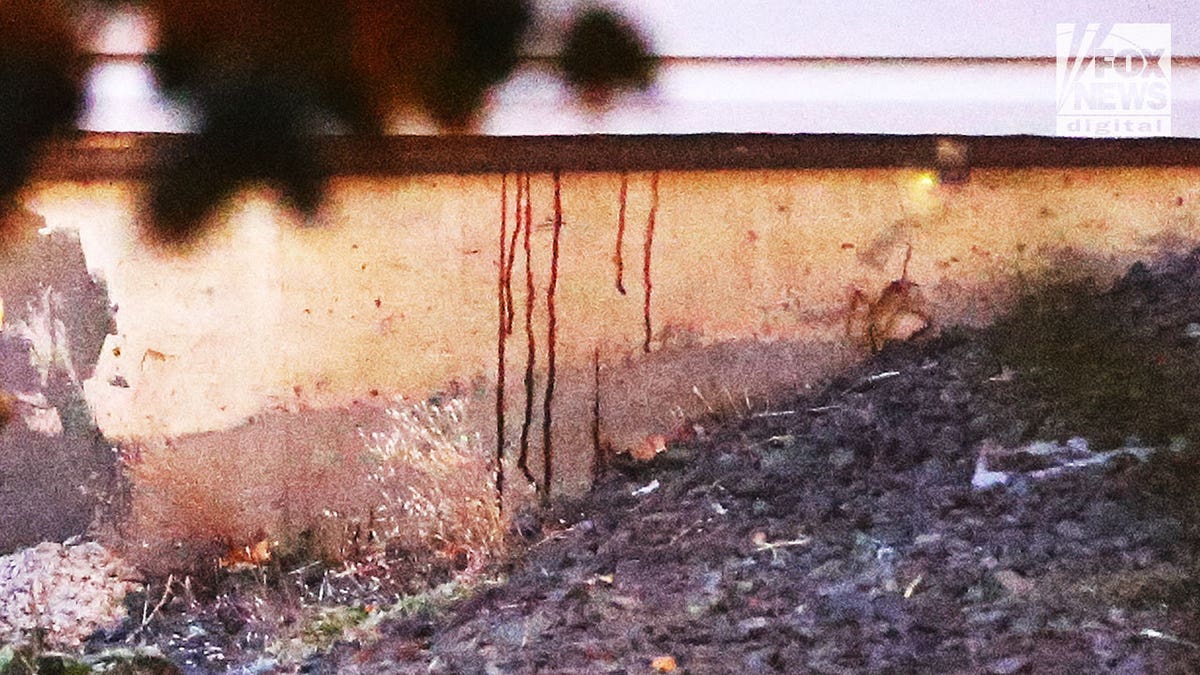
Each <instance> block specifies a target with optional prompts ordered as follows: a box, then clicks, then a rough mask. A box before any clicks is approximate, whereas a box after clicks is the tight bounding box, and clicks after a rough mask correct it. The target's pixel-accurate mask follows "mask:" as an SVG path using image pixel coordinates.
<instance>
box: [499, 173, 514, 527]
mask: <svg viewBox="0 0 1200 675" xmlns="http://www.w3.org/2000/svg"><path fill="white" fill-rule="evenodd" d="M507 243H508V174H503V175H501V177H500V265H499V270H500V271H499V273H498V274H497V281H496V286H497V288H496V297H497V303H496V304H497V305H498V307H499V324H498V329H497V331H496V332H497V338H496V503H497V504H498V505H499V507H500V509H501V510H503V508H504V347H505V342H506V338H507V336H508V331H507V330H506V328H505V326H506V324H507V322H508V316H509V314H511V312H512V310H511V307H512V297H511V296H512V287H511V284H510V283H509V279H508V277H509V274H510V273H511V270H512V267H511V265H509V264H508V263H507V261H506V257H505V255H506V250H505V245H506V244H507Z"/></svg>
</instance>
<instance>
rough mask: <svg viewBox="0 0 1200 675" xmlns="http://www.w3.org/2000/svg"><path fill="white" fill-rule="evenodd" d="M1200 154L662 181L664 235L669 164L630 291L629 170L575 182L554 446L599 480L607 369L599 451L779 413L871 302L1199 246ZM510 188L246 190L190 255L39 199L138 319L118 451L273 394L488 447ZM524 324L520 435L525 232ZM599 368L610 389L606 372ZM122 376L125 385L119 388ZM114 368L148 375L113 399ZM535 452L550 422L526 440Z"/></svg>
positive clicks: (242, 412) (564, 239)
mask: <svg viewBox="0 0 1200 675" xmlns="http://www.w3.org/2000/svg"><path fill="white" fill-rule="evenodd" d="M1198 174H1200V172H1198V171H1197V170H1196V169H1193V168H1170V167H1166V168H1140V169H1134V168H1065V169H1036V168H1029V169H977V170H975V171H974V172H973V173H972V174H971V177H970V180H969V181H968V182H966V183H965V184H961V185H940V184H938V182H937V181H936V179H935V177H934V175H933V174H931V173H929V172H926V171H922V170H919V169H909V168H897V169H844V170H818V169H813V170H738V171H707V170H706V171H664V172H662V173H661V174H659V176H658V208H657V212H656V216H655V228H654V232H653V240H652V242H651V246H650V250H651V259H650V265H649V269H650V272H649V279H650V281H651V282H652V295H651V299H650V304H649V317H650V330H651V334H650V343H649V344H650V352H649V353H645V352H644V346H645V344H644V343H645V338H646V336H645V318H646V315H645V312H644V309H645V302H644V301H645V295H644V293H645V288H644V280H645V274H644V273H645V271H646V264H645V262H646V261H645V258H644V252H645V249H646V234H647V224H648V220H649V212H650V207H651V201H652V195H651V183H652V180H653V174H652V173H650V172H635V173H630V174H628V175H627V180H628V187H627V200H626V205H625V206H626V221H627V222H626V227H625V231H624V235H623V246H622V253H623V256H622V257H623V263H624V274H623V283H624V286H625V288H626V291H627V294H626V295H622V294H620V293H619V292H618V291H617V289H616V263H615V254H616V240H617V234H618V221H619V213H620V200H619V195H620V185H621V180H622V177H621V174H619V173H614V172H593V173H588V172H578V173H574V172H567V173H565V174H563V175H562V177H561V187H560V189H561V193H560V194H561V202H562V213H563V226H562V229H561V232H560V241H559V243H560V252H559V259H558V270H557V275H558V276H557V290H556V297H555V305H556V317H555V318H556V326H557V335H556V338H557V339H556V342H557V346H556V354H555V357H556V371H557V372H556V377H555V380H556V383H555V397H554V401H553V402H552V406H551V410H552V412H553V415H554V425H553V426H554V431H553V439H554V441H553V442H554V445H555V447H556V452H555V454H556V457H559V458H560V459H559V460H556V461H562V462H564V466H568V467H574V469H571V468H568V469H567V471H566V473H565V475H566V476H568V477H570V476H572V475H574V476H575V477H574V478H568V480H575V481H578V480H582V479H581V478H580V477H579V474H580V470H581V469H580V468H581V467H584V466H586V465H587V463H588V462H589V461H590V453H591V451H592V445H593V437H592V427H591V425H592V417H593V403H595V400H594V399H595V383H596V382H597V381H598V382H599V385H600V388H599V410H600V412H601V414H600V425H599V431H600V439H601V441H603V442H605V443H606V444H607V443H611V444H612V446H613V447H615V448H617V449H620V448H627V447H633V446H636V445H637V444H638V443H641V442H643V440H644V439H645V437H646V436H647V435H649V434H666V435H669V434H670V433H672V432H673V431H674V430H676V428H677V426H678V425H679V423H680V421H681V419H682V418H684V417H696V416H700V415H703V414H704V413H705V412H707V411H709V410H716V411H718V412H724V413H725V414H752V413H756V412H765V411H770V410H771V409H772V408H778V407H779V406H781V405H783V401H784V400H785V399H784V398H782V397H783V396H786V394H787V392H789V391H794V390H795V389H796V387H797V386H803V385H804V384H805V383H811V382H813V381H814V379H815V378H818V377H820V376H822V375H824V374H827V373H829V372H831V370H832V369H834V368H836V367H839V366H841V365H844V364H845V363H847V362H848V361H849V360H851V359H853V358H856V357H857V356H858V355H860V354H861V353H862V350H861V349H855V348H854V347H852V346H851V344H850V343H851V342H852V341H850V340H847V335H846V328H845V327H846V319H847V315H848V312H849V303H850V297H851V294H852V293H853V291H854V290H855V289H859V290H861V291H862V292H863V293H864V294H865V295H866V296H867V297H868V298H872V297H875V296H877V295H878V294H879V293H880V292H881V291H882V289H883V288H884V287H885V286H886V285H887V283H888V282H889V281H891V280H893V279H895V278H897V277H899V276H900V273H901V268H902V266H903V264H904V257H905V253H906V250H907V247H908V245H910V244H911V246H912V259H911V262H910V263H909V265H908V276H909V278H911V279H912V280H914V281H915V282H917V283H918V284H919V286H920V288H921V291H922V293H923V295H924V297H925V298H926V300H927V302H928V305H929V307H930V308H931V312H932V314H933V316H934V319H935V323H936V324H937V325H939V326H945V325H949V324H953V323H957V322H968V323H972V322H980V321H984V320H986V319H987V318H988V317H990V316H992V315H993V314H994V313H995V312H996V311H998V310H999V309H1001V308H1002V307H1003V306H1004V302H1005V299H1006V298H1008V297H1010V295H1011V292H1012V291H1013V289H1014V288H1015V285H1014V284H1015V282H1016V281H1017V280H1019V279H1023V280H1028V279H1031V278H1036V277H1037V276H1038V275H1039V274H1041V273H1042V272H1044V271H1051V272H1055V271H1057V272H1061V273H1062V274H1063V275H1064V276H1072V275H1078V274H1082V273H1089V272H1094V273H1098V274H1099V275H1100V276H1101V277H1104V276H1107V275H1111V274H1113V273H1115V272H1117V271H1119V269H1120V268H1121V267H1123V266H1124V265H1126V264H1128V263H1130V262H1132V261H1133V260H1135V259H1137V258H1140V257H1145V256H1148V255H1152V254H1154V253H1155V252H1157V251H1160V250H1162V249H1164V248H1180V247H1185V246H1189V245H1191V242H1193V241H1195V240H1196V239H1197V236H1198V235H1200V221H1198V215H1200V189H1198V188H1197V185H1200V181H1198V180H1197V179H1198V178H1200V175H1198ZM516 183H517V177H516V175H515V174H508V175H507V176H506V177H502V176H501V175H500V174H478V175H415V176H393V177H378V176H374V177H343V178H338V179H336V180H335V181H334V182H333V184H332V186H331V196H330V199H329V201H328V203H327V205H326V207H325V209H324V211H323V212H322V214H321V215H320V216H319V218H318V220H319V221H321V222H319V223H316V224H313V225H309V226H306V225H305V224H303V223H300V222H297V221H296V219H295V217H294V216H293V215H291V214H290V213H288V212H286V211H282V210H280V208H279V207H277V206H276V205H275V204H274V202H273V201H272V200H271V195H270V194H269V193H267V192H260V193H246V194H243V195H241V196H240V197H239V198H237V199H236V200H235V202H234V203H232V204H231V205H230V206H229V207H228V208H227V209H226V210H225V211H224V212H223V213H222V214H221V215H220V216H219V219H220V220H222V221H223V226H222V227H221V229H219V230H218V231H217V232H216V233H214V234H213V235H212V236H211V237H210V238H209V239H207V240H206V241H205V242H204V245H203V246H202V247H201V248H200V249H198V250H197V251H195V252H193V253H191V254H189V255H187V256H182V257H172V256H170V255H167V254H164V253H162V252H158V251H155V250H153V249H151V248H148V247H146V246H145V245H144V244H143V243H142V242H141V240H140V239H139V236H138V227H139V222H138V207H137V203H138V201H137V200H138V196H139V193H140V191H141V190H142V187H141V184H140V183H138V182H136V181H93V182H63V181H56V182H46V183H42V184H39V185H37V186H36V187H35V188H33V189H31V190H30V192H29V195H28V199H27V204H28V206H29V207H30V208H31V209H32V210H34V211H36V212H37V213H39V214H40V215H42V216H43V217H44V218H45V219H46V221H47V223H48V225H49V226H50V227H57V228H67V229H77V230H78V231H79V232H80V235H81V238H82V240H83V244H84V249H85V252H86V254H87V257H88V260H89V264H90V265H91V266H92V267H93V268H94V269H95V271H97V272H98V273H99V274H100V275H101V276H102V277H103V278H104V280H105V281H106V282H107V285H108V289H109V293H110V296H111V299H112V301H113V302H114V303H115V304H116V305H117V306H118V311H117V313H116V322H117V327H118V335H116V336H112V337H110V338H109V340H108V342H107V343H106V345H105V348H104V351H103V353H102V354H101V358H100V362H99V364H98V366H97V371H96V375H95V377H94V378H93V379H92V380H91V381H90V382H89V383H88V384H87V395H88V398H89V401H90V402H91V404H92V406H93V408H94V410H95V411H96V414H97V418H98V421H99V424H100V426H101V428H102V430H103V431H105V432H106V433H107V434H108V435H110V436H111V437H114V438H124V439H138V438H148V437H160V436H168V437H170V436H178V435H181V434H188V433H193V432H201V431H209V430H214V429H227V428H232V427H235V426H237V425H239V424H240V423H242V422H244V421H245V420H246V419H247V418H248V417H250V416H251V415H254V414H255V413H257V412H260V411H262V410H263V409H264V408H281V409H285V410H298V409H302V408H305V407H315V408H329V407H337V406H345V405H349V404H351V403H352V402H354V401H357V402H360V403H368V404H369V403H371V402H373V401H380V402H382V401H385V400H387V399H388V398H389V397H391V396H395V395H405V396H409V397H417V398H419V397H424V396H428V395H430V394H433V393H434V392H443V391H448V390H454V391H457V392H460V393H469V394H471V395H472V396H473V397H475V398H477V399H479V401H480V403H479V404H478V405H476V406H475V408H474V411H475V413H476V415H478V417H477V420H476V422H477V423H478V428H479V429H480V430H481V431H482V432H483V433H485V434H492V435H491V437H490V438H494V433H495V432H494V429H495V428H496V427H495V422H494V416H493V415H494V414H493V410H492V408H491V406H492V405H493V403H492V400H493V397H494V395H495V392H494V387H495V379H496V373H497V363H498V359H497V356H498V346H499V345H498V332H497V324H498V321H499V307H498V301H499V297H498V294H499V292H500V291H499V289H500V286H501V285H502V281H503V279H502V273H501V267H500V265H499V259H500V255H501V254H500V245H499V237H500V228H501V215H500V211H501V199H502V196H501V194H502V185H506V186H507V187H506V188H504V189H505V191H506V195H505V198H506V201H507V213H506V216H505V218H504V221H505V227H506V229H507V232H506V237H509V239H507V240H506V253H505V255H506V256H507V247H508V246H511V245H513V241H512V239H511V236H512V232H513V228H514V210H515V196H516ZM531 187H532V194H533V205H532V215H533V221H532V222H533V227H532V229H531V232H530V239H531V242H530V243H531V246H530V258H531V261H532V266H531V268H532V272H533V277H534V285H535V296H534V313H533V316H532V319H531V323H532V326H533V331H534V338H535V343H536V360H535V367H534V371H535V374H536V378H535V379H536V382H535V385H536V386H535V391H534V396H535V405H533V406H532V408H533V411H534V418H533V419H532V420H531V425H532V428H533V429H534V430H539V429H540V425H541V419H540V416H541V411H542V410H543V409H544V400H543V397H544V391H545V385H546V380H547V377H546V375H547V373H546V365H547V361H548V358H547V356H548V353H547V351H546V346H547V341H548V333H547V331H548V323H549V322H548V315H547V296H546V293H547V286H548V283H549V278H550V275H551V259H550V258H551V251H552V243H553V242H552V240H553V237H554V234H553V231H554V228H553V225H552V224H553V219H554V215H553V214H554V209H553V203H554V186H553V180H552V176H551V175H549V174H543V173H538V174H535V175H533V176H532V177H531ZM515 251H516V254H517V255H516V260H515V261H514V264H513V266H512V272H511V280H510V284H509V285H510V286H511V289H512V300H513V306H514V314H515V316H514V319H515V320H514V322H513V323H514V328H513V331H512V334H511V335H508V336H506V339H505V353H506V358H505V366H506V368H505V369H506V375H507V378H506V379H507V386H506V391H505V406H504V411H505V417H506V429H505V434H506V441H507V444H508V445H509V447H510V448H513V447H515V445H516V444H517V438H518V436H519V430H520V427H521V425H522V422H523V421H524V408H525V402H524V397H525V390H524V382H523V380H524V371H525V366H526V364H525V361H526V353H527V343H526V341H525V326H524V310H525V307H526V293H525V282H526V277H525V266H524V253H523V234H522V235H520V236H519V237H518V239H517V241H516V243H515ZM595 358H598V366H599V374H598V376H597V373H596V369H595V367H594V366H595V365H597V364H595V363H594V362H593V360H594V359H595ZM118 376H120V378H122V379H123V382H121V380H119V379H118ZM112 382H118V383H120V384H128V387H125V386H113V385H112V384H111V383H112ZM531 438H532V440H531V444H532V445H534V448H533V451H534V453H535V456H536V455H537V452H538V450H537V447H538V446H540V443H541V434H540V433H533V434H531Z"/></svg>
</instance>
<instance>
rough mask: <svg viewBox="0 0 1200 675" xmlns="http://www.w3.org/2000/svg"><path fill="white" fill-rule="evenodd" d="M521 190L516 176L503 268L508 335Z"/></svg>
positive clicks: (514, 312)
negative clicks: (513, 204) (511, 224)
mask: <svg viewBox="0 0 1200 675" xmlns="http://www.w3.org/2000/svg"><path fill="white" fill-rule="evenodd" d="M523 192H524V188H523V186H522V184H521V177H520V176H517V197H516V208H515V209H514V211H515V216H516V217H515V218H513V221H514V222H513V231H512V238H511V239H510V240H509V242H508V258H507V261H508V264H507V266H506V267H505V269H504V289H505V291H504V292H505V296H506V298H507V311H508V317H507V323H506V325H505V327H504V330H505V331H506V332H507V333H508V334H509V335H512V332H513V318H514V317H515V316H516V311H515V310H513V294H512V273H513V265H514V263H515V262H516V259H517V235H518V234H520V233H521V196H522V194H523Z"/></svg>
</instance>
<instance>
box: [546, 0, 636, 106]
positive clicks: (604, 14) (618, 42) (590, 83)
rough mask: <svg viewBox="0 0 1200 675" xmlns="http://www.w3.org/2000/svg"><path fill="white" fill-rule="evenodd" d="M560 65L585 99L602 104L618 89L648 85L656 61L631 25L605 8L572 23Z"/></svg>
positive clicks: (589, 13)
mask: <svg viewBox="0 0 1200 675" xmlns="http://www.w3.org/2000/svg"><path fill="white" fill-rule="evenodd" d="M559 67H560V68H561V69H562V72H563V77H565V78H566V80H567V82H568V83H569V84H570V85H571V86H572V87H574V88H575V89H576V91H578V92H579V95H580V96H581V97H582V98H583V100H584V102H586V103H591V104H603V103H606V102H607V101H608V100H609V99H611V97H612V96H613V94H614V93H616V92H617V91H619V90H622V89H645V88H646V87H648V86H650V82H651V80H653V78H654V71H655V69H656V68H657V60H656V59H655V58H654V55H653V54H652V53H651V52H650V46H649V44H648V43H647V42H646V39H645V38H644V37H643V36H642V35H641V34H640V33H639V32H638V31H637V29H636V28H634V26H633V25H632V24H630V23H629V22H628V21H626V20H625V19H624V18H622V17H621V16H619V15H617V14H614V13H612V12H610V11H608V10H605V9H589V10H587V11H585V12H584V13H583V14H581V15H580V16H578V17H577V18H576V19H575V21H574V23H573V24H572V25H571V28H570V30H569V31H568V33H567V38H566V43H565V45H564V47H563V51H562V54H561V55H560V56H559Z"/></svg>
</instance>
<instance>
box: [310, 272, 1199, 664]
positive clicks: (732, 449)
mask: <svg viewBox="0 0 1200 675" xmlns="http://www.w3.org/2000/svg"><path fill="white" fill-rule="evenodd" d="M1086 291H1087V289H1079V288H1075V289H1049V290H1044V291H1043V292H1040V293H1039V294H1037V295H1036V297H1037V298H1038V299H1037V300H1032V301H1030V302H1028V303H1026V304H1025V305H1023V306H1022V307H1020V308H1018V310H1017V312H1016V313H1015V314H1014V315H1013V316H1012V317H1010V318H1009V319H1008V320H1007V321H1005V322H1004V323H1003V324H1002V325H1001V326H999V327H994V328H991V329H988V330H987V331H979V332H967V331H950V332H948V333H947V334H945V335H943V336H942V337H940V338H938V339H937V340H935V341H932V342H929V343H926V344H923V345H915V344H907V345H893V346H891V347H889V348H888V349H886V350H885V351H884V352H883V353H882V354H880V355H879V356H878V357H877V358H874V359H872V360H871V361H870V362H868V363H866V364H864V365H862V366H861V367H859V368H857V369H856V370H854V371H853V372H850V373H847V374H846V375H844V376H843V377H842V378H840V379H838V380H837V381H834V382H832V383H830V384H829V386H828V387H827V388H825V389H824V390H823V392H822V393H821V394H819V395H818V396H816V397H810V398H806V399H803V400H797V401H796V402H795V403H794V405H793V406H791V407H790V408H789V409H787V410H778V411H776V413H775V414H774V415H770V416H762V417H758V418H752V419H740V420H733V421H727V422H726V423H724V424H714V425H712V427H711V428H710V429H709V430H708V432H707V433H705V434H702V435H701V438H700V440H697V441H695V442H692V443H689V444H686V445H683V446H680V447H675V448H672V449H671V450H670V451H668V452H667V453H666V454H664V455H660V456H659V458H658V459H657V460H656V461H655V462H654V463H652V464H651V465H648V466H641V467H624V469H623V470H616V471H614V472H613V474H612V475H611V476H610V478H609V479H607V480H606V481H605V482H603V483H602V484H601V485H599V486H598V487H597V489H596V490H595V491H594V492H593V493H592V494H591V495H589V496H588V497H587V498H586V499H585V500H583V501H582V502H580V503H578V504H574V505H571V506H570V507H569V508H568V507H563V510H562V511H561V513H560V514H559V515H558V517H555V518H548V519H546V521H545V523H546V525H545V529H544V530H543V531H542V532H541V533H540V534H539V535H536V536H535V539H538V538H540V540H538V541H536V543H534V544H533V545H532V547H531V548H530V549H529V550H528V552H527V553H526V554H525V555H524V556H523V558H522V559H521V560H519V561H517V562H516V563H514V566H513V569H512V570H511V573H510V574H509V576H508V578H507V581H506V583H504V584H502V585H499V586H496V587H493V588H490V589H488V590H485V591H481V592H479V593H478V594H477V595H476V596H475V597H473V598H471V599H469V600H466V601H464V602H461V603H459V604H457V605H452V606H451V607H450V608H449V609H448V610H445V611H443V612H440V613H433V612H424V613H422V612H417V613H416V614H414V615H412V616H410V617H408V618H406V619H403V620H399V621H392V622H387V623H385V624H384V625H383V627H382V631H383V634H384V637H383V639H381V640H379V641H377V642H373V643H371V644H369V645H359V644H353V643H346V644H343V645H341V646H340V647H338V648H337V649H335V651H334V652H333V653H332V654H331V655H330V656H329V657H328V658H325V659H321V660H314V661H311V662H309V663H308V664H307V667H306V669H307V670H309V671H311V672H339V673H410V672H411V673H415V672H445V673H457V672H506V673H507V672H563V673H591V672H595V673H626V672H628V673H638V672H652V670H653V669H652V664H654V665H656V666H657V667H658V668H659V669H666V668H668V667H669V666H670V665H671V664H670V663H669V662H668V661H667V660H665V659H660V660H659V661H654V659H656V658H660V657H668V656H669V657H671V658H672V659H673V660H674V662H675V664H676V665H677V667H678V669H679V670H680V671H683V672H696V673H717V672H789V673H797V672H815V673H860V672H894V673H914V672H926V673H948V672H970V673H974V672H985V673H1041V672H1046V673H1049V672H1054V673H1061V672H1071V673H1108V672H1111V673H1130V674H1133V673H1191V672H1198V671H1200V477H1198V476H1200V461H1198V460H1197V458H1196V457H1197V453H1196V451H1195V450H1193V449H1191V447H1192V446H1193V445H1194V444H1195V443H1196V442H1197V440H1196V439H1197V436H1196V435H1195V430H1196V415H1197V409H1196V408H1194V407H1191V404H1192V400H1193V397H1194V396H1196V393H1195V391H1196V388H1197V387H1196V385H1197V384H1200V377H1195V378H1193V376H1195V375H1196V374H1197V373H1200V370H1198V369H1197V365H1196V361H1197V358H1198V355H1200V344H1197V339H1198V337H1200V254H1195V253H1193V254H1192V255H1189V256H1185V257H1179V258H1173V259H1170V260H1166V261H1163V262H1161V263H1159V264H1157V265H1155V266H1154V267H1153V268H1147V267H1145V266H1140V265H1139V266H1136V267H1135V268H1133V269H1132V270H1131V271H1130V273H1129V274H1128V275H1127V276H1126V278H1124V279H1123V280H1121V282H1119V283H1118V284H1117V286H1116V287H1115V288H1114V289H1113V290H1112V291H1110V292H1107V293H1105V294H1100V295H1096V294H1089V293H1088V292H1086ZM1143 425H1144V426H1143ZM1081 438H1082V439H1085V440H1080V439H1081ZM1037 439H1042V440H1045V441H1048V442H1043V443H1033V444H1031V442H1032V441H1034V440H1037ZM1088 439H1090V441H1091V448H1090V449H1088V448H1086V447H1085V446H1086V444H1087V440H1088ZM1142 445H1153V446H1154V447H1155V448H1157V450H1155V451H1153V452H1151V451H1149V450H1147V449H1145V448H1142V447H1141V446H1142ZM1114 449H1115V450H1116V451H1115V452H1111V453H1110V454H1101V453H1100V452H1099V451H1113V450H1114ZM1143 459H1145V461H1143Z"/></svg>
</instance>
